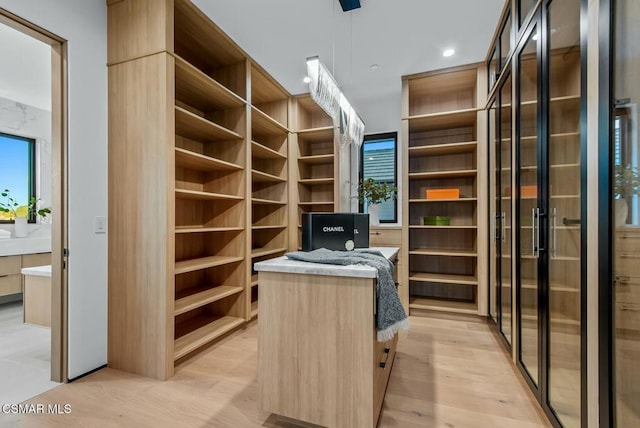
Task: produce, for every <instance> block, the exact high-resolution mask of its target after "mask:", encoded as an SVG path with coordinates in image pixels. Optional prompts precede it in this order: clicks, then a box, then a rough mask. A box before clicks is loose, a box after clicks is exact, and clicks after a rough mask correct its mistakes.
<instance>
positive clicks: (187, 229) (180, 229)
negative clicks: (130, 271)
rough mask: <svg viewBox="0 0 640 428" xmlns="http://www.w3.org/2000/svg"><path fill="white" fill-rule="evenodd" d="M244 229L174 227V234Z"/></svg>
mask: <svg viewBox="0 0 640 428" xmlns="http://www.w3.org/2000/svg"><path fill="white" fill-rule="evenodd" d="M242 230H244V227H207V226H176V233H208V232H239V231H242Z"/></svg>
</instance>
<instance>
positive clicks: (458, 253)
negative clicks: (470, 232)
mask: <svg viewBox="0 0 640 428" xmlns="http://www.w3.org/2000/svg"><path fill="white" fill-rule="evenodd" d="M409 254H412V255H419V256H450V257H477V256H478V253H477V252H475V251H471V250H449V249H445V248H442V249H437V248H416V249H414V250H410V251H409Z"/></svg>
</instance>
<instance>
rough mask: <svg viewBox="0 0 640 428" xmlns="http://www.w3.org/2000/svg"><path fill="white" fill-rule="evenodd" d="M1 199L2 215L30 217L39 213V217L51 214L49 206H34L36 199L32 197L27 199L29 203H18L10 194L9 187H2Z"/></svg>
mask: <svg viewBox="0 0 640 428" xmlns="http://www.w3.org/2000/svg"><path fill="white" fill-rule="evenodd" d="M0 196H1V197H2V199H0V213H4V214H5V216H4V217H7V215H8V217H10V218H16V217H31V216H34V215H39V216H40V217H46V216H47V214H51V210H50V209H49V208H41V209H38V208H37V207H36V205H37V203H38V200H37V199H36V198H34V197H31V199H29V203H28V204H26V205H20V203H19V202H18V201H17V200H16V199H15V198H14V197H13V196H11V191H10V190H9V189H4V190H3V191H2V193H0Z"/></svg>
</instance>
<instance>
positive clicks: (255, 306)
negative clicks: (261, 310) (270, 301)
mask: <svg viewBox="0 0 640 428" xmlns="http://www.w3.org/2000/svg"><path fill="white" fill-rule="evenodd" d="M256 316H258V301H257V300H256V301H255V302H251V318H253V317H256Z"/></svg>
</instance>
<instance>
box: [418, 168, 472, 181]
mask: <svg viewBox="0 0 640 428" xmlns="http://www.w3.org/2000/svg"><path fill="white" fill-rule="evenodd" d="M477 174H478V170H476V169H462V170H454V171H433V172H411V173H409V179H412V180H428V179H432V178H458V177H465V178H466V177H475V176H476V175H477Z"/></svg>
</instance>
